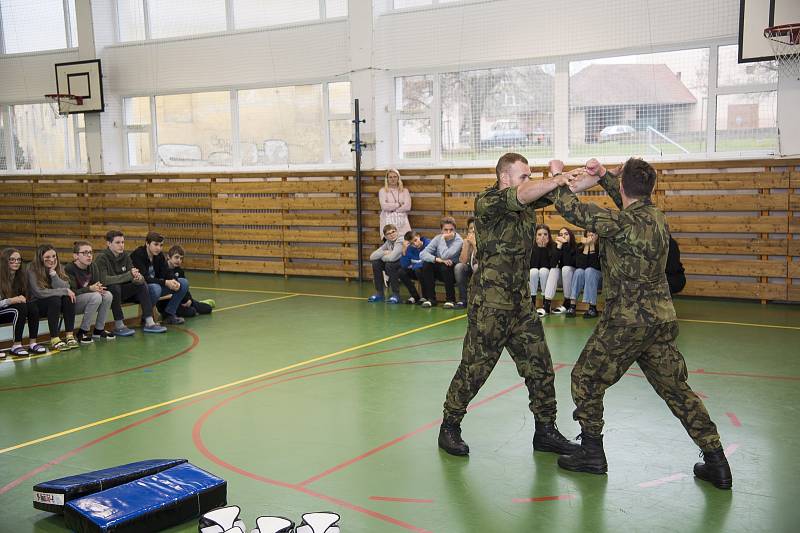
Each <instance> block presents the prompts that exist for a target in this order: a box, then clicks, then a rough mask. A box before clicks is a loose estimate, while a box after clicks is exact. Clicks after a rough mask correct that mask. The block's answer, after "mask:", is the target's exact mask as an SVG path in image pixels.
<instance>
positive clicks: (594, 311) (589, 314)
mask: <svg viewBox="0 0 800 533" xmlns="http://www.w3.org/2000/svg"><path fill="white" fill-rule="evenodd" d="M599 314H600V313H598V312H597V308H596V307H595V306H593V305H592V306H590V307H589V310H588V311H586V312H585V313H583V318H597V315H599Z"/></svg>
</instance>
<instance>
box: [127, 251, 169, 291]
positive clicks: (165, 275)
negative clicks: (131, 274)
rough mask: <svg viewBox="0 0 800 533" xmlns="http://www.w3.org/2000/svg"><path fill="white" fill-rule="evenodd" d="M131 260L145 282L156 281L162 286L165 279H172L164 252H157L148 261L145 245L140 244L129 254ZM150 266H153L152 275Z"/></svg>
mask: <svg viewBox="0 0 800 533" xmlns="http://www.w3.org/2000/svg"><path fill="white" fill-rule="evenodd" d="M131 261H133V266H135V267H136V268H138V269H139V273H140V274H141V275H142V276H144V280H145V281H146V282H147V283H158V284H159V285H161V286H162V287H163V286H164V282H165V281H166V280H168V279H172V269H171V268H169V265H168V264H167V258H166V257H164V254H159V255H157V256H155V257H153V260H152V261H150V257H148V255H147V247H145V246H140V247H138V248H137V249H136V250H134V251H133V253H132V254H131ZM151 266H152V267H153V274H152V275H150V267H151Z"/></svg>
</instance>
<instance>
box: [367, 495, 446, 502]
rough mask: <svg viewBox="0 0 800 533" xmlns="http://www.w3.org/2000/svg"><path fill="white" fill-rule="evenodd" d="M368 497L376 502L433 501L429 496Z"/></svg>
mask: <svg viewBox="0 0 800 533" xmlns="http://www.w3.org/2000/svg"><path fill="white" fill-rule="evenodd" d="M369 499H370V500H372V501H376V502H394V503H433V500H432V499H429V498H392V497H391V496H370V497H369Z"/></svg>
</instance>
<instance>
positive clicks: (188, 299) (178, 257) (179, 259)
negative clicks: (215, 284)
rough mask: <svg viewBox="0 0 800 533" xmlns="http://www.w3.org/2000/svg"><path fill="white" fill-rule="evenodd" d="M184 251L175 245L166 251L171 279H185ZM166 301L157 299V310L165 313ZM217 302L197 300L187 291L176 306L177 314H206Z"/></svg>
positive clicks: (185, 315)
mask: <svg viewBox="0 0 800 533" xmlns="http://www.w3.org/2000/svg"><path fill="white" fill-rule="evenodd" d="M185 255H186V253H185V252H184V251H183V248H182V247H180V246H178V245H175V246H173V247H172V248H170V249H169V252H167V266H168V267H169V269H170V271H171V272H172V279H174V280H179V279H181V278H183V279H186V273H185V272H184V271H183V267H182V265H183V258H184V256H185ZM167 303H168V302H167V301H164V300H162V301H159V302H158V303H157V304H156V307H157V308H158V310H159V312H161V313H166V311H165V309H166V307H167ZM216 305H217V303H216V302H215V301H214V300H201V301H197V300H195V299H194V298H192V293H191V292H187V293H186V296H184V297H183V301H182V302H181V305H179V306H178V316H182V317H193V316H195V315H207V314H209V313H211V310H212V309H214V307H215V306H216Z"/></svg>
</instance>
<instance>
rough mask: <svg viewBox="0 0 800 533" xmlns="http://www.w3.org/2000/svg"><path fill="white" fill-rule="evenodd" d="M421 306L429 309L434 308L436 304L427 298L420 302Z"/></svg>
mask: <svg viewBox="0 0 800 533" xmlns="http://www.w3.org/2000/svg"><path fill="white" fill-rule="evenodd" d="M420 305H421V306H422V307H424V308H426V309H427V308H430V307H433V306H434V303H433V302H431V301H430V300H426V299H425V298H423V299H422V300H420Z"/></svg>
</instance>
